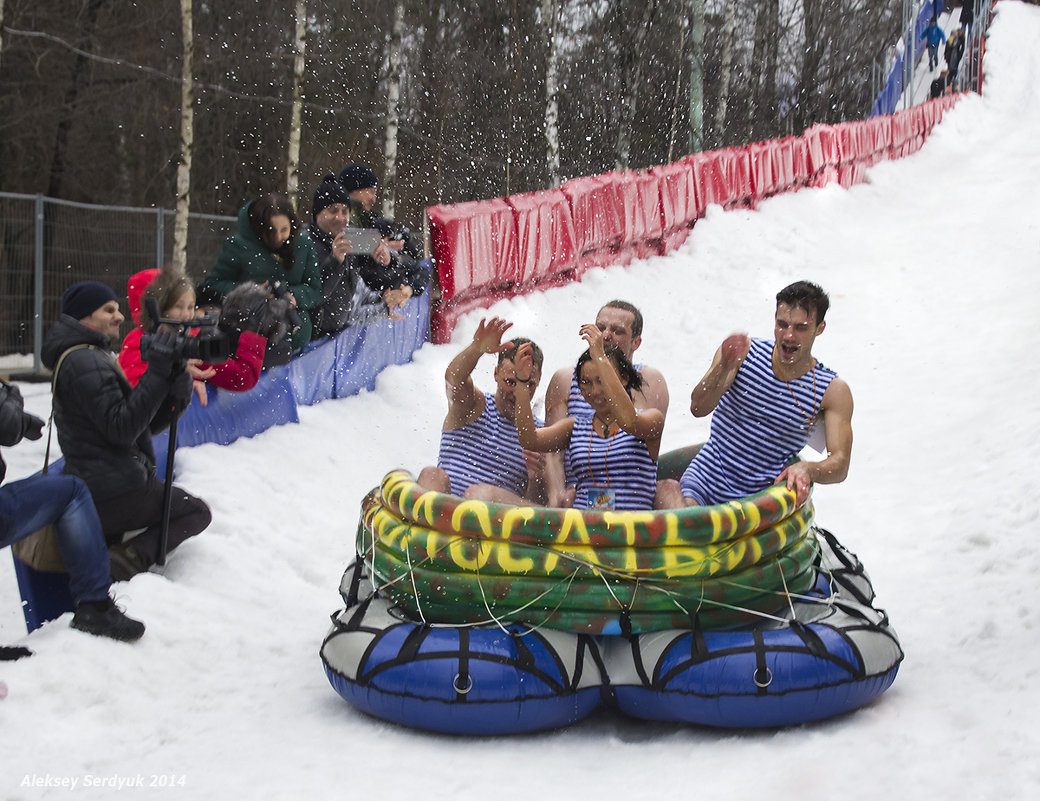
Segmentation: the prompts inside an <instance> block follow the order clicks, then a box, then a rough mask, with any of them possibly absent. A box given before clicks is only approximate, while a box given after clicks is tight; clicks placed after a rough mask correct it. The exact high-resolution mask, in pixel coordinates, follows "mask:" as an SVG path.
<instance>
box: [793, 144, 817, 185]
mask: <svg viewBox="0 0 1040 801" xmlns="http://www.w3.org/2000/svg"><path fill="white" fill-rule="evenodd" d="M789 139H790V140H791V178H792V180H793V182H794V185H795V186H805V185H806V184H808V183H809V180H810V179H811V178H812V174H813V170H812V166H811V165H812V158H811V156H810V155H809V140H808V139H806V138H805V137H804V136H792V137H789Z"/></svg>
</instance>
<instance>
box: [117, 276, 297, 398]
mask: <svg viewBox="0 0 1040 801" xmlns="http://www.w3.org/2000/svg"><path fill="white" fill-rule="evenodd" d="M250 288H252V289H250ZM126 294H127V300H128V301H129V303H130V314H131V315H132V316H133V319H134V322H136V323H137V326H136V327H135V328H134V329H133V330H132V331H130V333H129V334H127V335H126V338H125V339H124V340H123V348H122V350H121V351H120V352H119V366H120V367H122V368H123V372H124V373H125V374H126V378H127V380H128V381H129V382H130V385H131V386H137V382H138V381H140V379H141V376H142V375H144V373H145V370H146V369H147V368H148V363H147V362H146V361H145V359H144V358H143V356H142V352H141V351H142V347H141V346H142V343H143V342H149V341H150V339H147V340H146V339H145V337H147V336H149V335H152V334H154V333H155V332H156V330H157V329H158V328H159V320H157V319H155V318H153V316H152V314H151V312H150V311H149V307H150V304H149V301H151V302H153V303H154V304H155V308H156V309H158V311H159V318H161V319H164V320H177V321H180V322H183V323H189V322H196V323H203V322H204V323H206V324H207V325H206V326H205V327H204V330H200V327H199V326H196V327H193V328H191V331H190V334H191V335H192V336H198V337H200V340H199V341H198V348H197V349H198V350H200V351H202V350H205V351H207V352H209V353H211V354H212V355H210V356H207V359H206V360H202V359H188V361H187V365H188V367H187V369H188V373H189V374H190V375H191V377H192V379H194V383H195V392H196V394H197V395H198V397H199V401H200V402H201V403H202V405H203V406H205V405H206V384H212V385H213V386H215V387H217V388H219V389H226V390H229V391H231V392H245V391H246V390H250V389H252V388H253V387H255V386H256V382H257V381H258V380H259V379H260V371H261V369H262V368H263V364H264V351H265V350H266V348H267V343H268V339H269V338H270V339H272V340H275V341H277V340H278V339H279V338H280V337H281V336H283V335H284V334H285V331H286V329H287V325H288V324H287V323H286V322H285V315H286V311H287V309H288V301H284V300H277V299H269V297H268V294H269V293H268V292H267V291H266V290H264V289H262V288H260V287H259V286H257V285H256V284H253V283H251V282H250V283H247V284H242V285H240V286H238V287H236V288H235V289H233V290H232V291H231V294H230V295H229V296H228V298H227V306H228V315H227V316H226V318H221V319H220V322H219V323H218V322H217V320H216V318H217V317H220V313H219V312H217V313H212V314H211V316H212V317H213V318H214V319H212V320H210V319H207V318H206V317H205V316H204V317H201V318H197V317H196V309H195V285H194V284H193V283H192V281H191V279H190V278H188V276H187V274H185V273H184V272H182V271H180V270H177V269H174V268H172V267H165V268H163V269H162V270H154V269H153V270H142V271H141V272H139V273H135V274H134V275H132V276H131V277H130V280H129V281H128V282H127V285H126ZM269 306H271V307H272V308H268V307H269ZM238 310H242V311H245V312H246V314H244V315H240V314H239V313H238ZM240 318H241V319H240ZM261 330H262V333H261ZM213 356H216V357H218V358H217V359H214V358H213ZM223 356H227V358H226V360H224V359H221V358H220V357H223Z"/></svg>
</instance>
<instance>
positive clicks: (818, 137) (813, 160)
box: [805, 123, 841, 174]
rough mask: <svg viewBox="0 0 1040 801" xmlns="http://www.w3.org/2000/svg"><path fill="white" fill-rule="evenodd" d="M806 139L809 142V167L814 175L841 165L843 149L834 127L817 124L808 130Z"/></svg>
mask: <svg viewBox="0 0 1040 801" xmlns="http://www.w3.org/2000/svg"><path fill="white" fill-rule="evenodd" d="M805 138H806V139H807V140H808V141H809V166H810V167H811V168H812V171H813V174H816V173H818V172H820V170H823V169H824V168H826V167H836V166H838V164H840V163H841V148H840V146H839V144H838V135H837V132H836V131H835V128H834V126H832V125H823V124H822V123H817V124H816V125H813V126H812V127H810V128H809V129H807V130H806V132H805Z"/></svg>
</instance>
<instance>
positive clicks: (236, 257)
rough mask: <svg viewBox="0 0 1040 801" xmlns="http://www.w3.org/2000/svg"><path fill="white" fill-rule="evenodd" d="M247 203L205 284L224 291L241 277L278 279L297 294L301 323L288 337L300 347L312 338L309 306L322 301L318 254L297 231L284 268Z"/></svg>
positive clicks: (304, 235)
mask: <svg viewBox="0 0 1040 801" xmlns="http://www.w3.org/2000/svg"><path fill="white" fill-rule="evenodd" d="M250 206H252V202H250V203H249V204H247V205H246V206H244V207H243V208H242V210H241V211H239V212H238V233H236V234H235V235H234V236H230V237H228V238H227V239H226V240H225V241H224V246H223V247H222V248H221V249H220V255H218V256H217V261H216V263H215V264H214V265H213V267H211V268H210V271H209V273H208V274H207V275H206V280H205V282H204V283H205V284H206V285H208V286H212V287H214V288H215V289H216V290H217V291H219V292H220V293H221V294H222V295H226V294H227V293H228V292H230V291H231V290H232V289H234V288H235V287H236V286H238V285H239V284H241V283H242V282H243V281H255V282H256V283H258V284H262V283H264V282H265V281H268V282H271V283H273V282H275V281H281V282H282V283H284V284H285V286H286V287H287V288H288V290H289V291H290V292H291V293H292V295H293V297H294V298H296V311H297V313H298V314H299V315H300V322H301V324H300V327H299V328H298V329H297V330H296V332H295V333H294V334H293V335H292V337H291V342H292V349H293V350H294V351H295V350H298V349H299V348H302V347H303V346H304V345H306V344H307V342H309V341H310V338H311V318H310V314H309V310H310V309H312V308H314V307H315V306H317V305H318V304H319V303H321V270H320V269H319V268H318V256H317V253H316V252H315V250H314V243H313V242H311V239H310V237H309V236H307V232H306V230H304V229H302V228H301V229H300V230H299V231H298V232H297V233H296V254H295V259H294V264H293V268H292V270H288V271H287V270H286V269H285V266H284V263H283V262H282V259H281V257H280V256H278V255H277V254H275V253H272V252H271V251H270V250H269V249H268V248H267V246H266V245H264V243H263V242H261V241H260V239H259V238H258V237H257V235H256V234H255V233H254V232H253V229H252V227H251V226H250V225H249V207H250Z"/></svg>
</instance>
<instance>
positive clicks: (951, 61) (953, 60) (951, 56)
mask: <svg viewBox="0 0 1040 801" xmlns="http://www.w3.org/2000/svg"><path fill="white" fill-rule="evenodd" d="M943 56H944V57H945V59H946V69H947V72H948V73H949V74H948V76H947V78H946V83H947V84H948V85H949V86H950V87H951V88H954V87H955V86H956V81H957V70H958V69H959V68H960V65H961V58H962V57H963V56H964V31H963V30H960V29H958V30H956V31H954V32H953V33H951V34H950V38H949V39H947V40H946V50H945V51H944V53H943Z"/></svg>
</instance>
